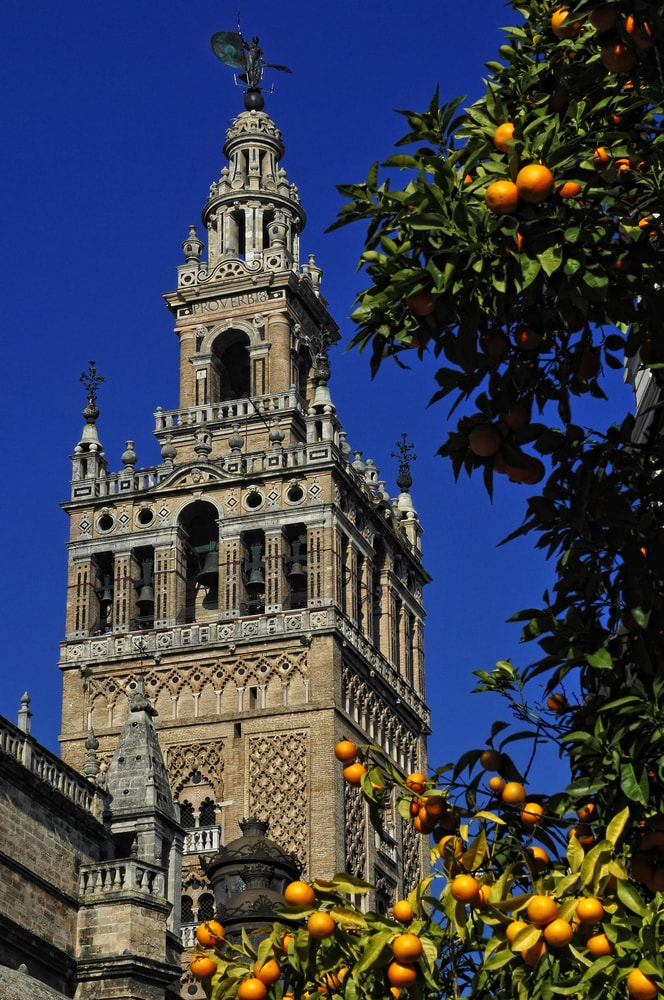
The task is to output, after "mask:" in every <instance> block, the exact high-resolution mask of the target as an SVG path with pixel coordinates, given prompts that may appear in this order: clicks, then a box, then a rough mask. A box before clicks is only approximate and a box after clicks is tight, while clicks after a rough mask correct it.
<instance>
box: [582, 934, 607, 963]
mask: <svg viewBox="0 0 664 1000" xmlns="http://www.w3.org/2000/svg"><path fill="white" fill-rule="evenodd" d="M586 948H587V949H588V951H589V952H590V954H591V955H592V956H593V957H594V958H601V957H602V955H611V954H612V952H613V945H612V944H611V942H610V941H609V939H608V937H607V936H606V934H593V935H592V936H591V937H589V938H588V940H587V941H586Z"/></svg>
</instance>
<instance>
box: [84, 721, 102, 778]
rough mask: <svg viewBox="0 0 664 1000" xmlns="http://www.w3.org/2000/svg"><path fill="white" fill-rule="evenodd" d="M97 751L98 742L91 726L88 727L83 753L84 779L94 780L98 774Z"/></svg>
mask: <svg viewBox="0 0 664 1000" xmlns="http://www.w3.org/2000/svg"><path fill="white" fill-rule="evenodd" d="M98 749H99V740H98V739H97V737H96V736H95V734H94V732H93V730H92V726H90V728H89V729H88V735H87V737H86V740H85V753H86V758H87V759H86V761H85V764H84V765H83V774H84V775H85V777H86V778H96V777H97V775H98V774H99V761H98V760H97V750H98Z"/></svg>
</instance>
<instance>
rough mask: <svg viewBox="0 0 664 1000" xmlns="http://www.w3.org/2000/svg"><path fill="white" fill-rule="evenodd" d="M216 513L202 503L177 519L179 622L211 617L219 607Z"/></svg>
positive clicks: (214, 509)
mask: <svg viewBox="0 0 664 1000" xmlns="http://www.w3.org/2000/svg"><path fill="white" fill-rule="evenodd" d="M217 516H218V515H217V509H216V507H213V505H212V504H211V503H207V502H206V501H205V500H196V501H194V503H192V504H189V506H188V507H186V508H185V509H184V510H183V511H182V513H181V515H180V519H179V523H180V526H181V528H182V530H183V535H184V538H183V548H184V555H185V567H184V568H185V580H184V590H185V593H184V595H183V597H184V600H183V605H184V607H183V609H182V611H181V612H180V620H181V621H184V622H194V621H201V620H204V619H205V618H210V617H213V615H214V613H215V612H216V610H217V607H218V603H219V593H218V591H219V526H218V524H217Z"/></svg>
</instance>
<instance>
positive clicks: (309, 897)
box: [284, 879, 316, 906]
mask: <svg viewBox="0 0 664 1000" xmlns="http://www.w3.org/2000/svg"><path fill="white" fill-rule="evenodd" d="M284 899H285V900H286V902H287V903H288V905H289V906H311V905H312V904H313V903H314V902H315V899H316V893H315V892H314V890H313V889H312V888H311V886H310V885H309V883H308V882H300V881H299V879H298V880H296V881H295V882H289V883H288V885H287V886H286V888H285V889H284Z"/></svg>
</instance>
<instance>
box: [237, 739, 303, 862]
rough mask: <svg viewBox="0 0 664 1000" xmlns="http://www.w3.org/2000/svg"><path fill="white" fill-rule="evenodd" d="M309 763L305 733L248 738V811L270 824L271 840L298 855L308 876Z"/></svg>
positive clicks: (269, 835)
mask: <svg viewBox="0 0 664 1000" xmlns="http://www.w3.org/2000/svg"><path fill="white" fill-rule="evenodd" d="M308 764H309V753H308V746H307V733H306V732H297V731H296V732H286V733H271V734H269V735H265V736H251V737H250V738H249V782H248V784H249V812H250V813H251V814H252V815H254V816H256V817H257V818H258V819H265V820H268V821H269V824H270V826H269V829H268V832H267V835H268V837H269V838H270V840H274V841H275V843H277V844H279V846H280V847H283V848H284V849H285V850H286V851H290V852H291V853H292V854H295V855H296V856H297V858H298V860H299V861H300V863H301V864H302V865H303V868H304V871H305V873H306V871H307V868H308V863H309V837H308V830H309V823H308V822H307V819H306V817H307V816H308V812H309V793H308V788H309V781H308Z"/></svg>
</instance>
